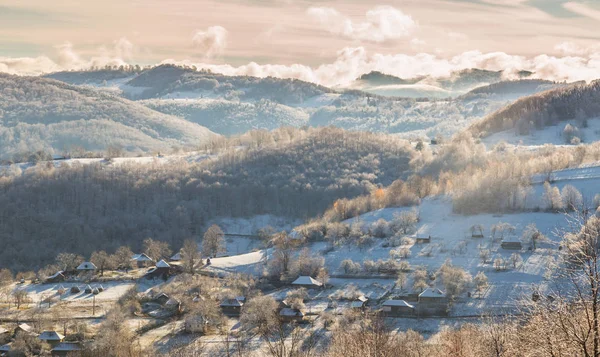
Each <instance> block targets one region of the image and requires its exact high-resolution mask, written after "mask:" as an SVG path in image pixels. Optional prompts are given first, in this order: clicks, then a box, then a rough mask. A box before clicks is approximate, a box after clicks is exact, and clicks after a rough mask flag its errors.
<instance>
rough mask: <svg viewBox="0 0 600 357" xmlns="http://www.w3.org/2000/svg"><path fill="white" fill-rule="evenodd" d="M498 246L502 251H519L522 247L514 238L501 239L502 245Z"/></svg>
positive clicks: (517, 239) (516, 238)
mask: <svg viewBox="0 0 600 357" xmlns="http://www.w3.org/2000/svg"><path fill="white" fill-rule="evenodd" d="M500 246H501V247H502V249H510V250H521V248H523V245H522V244H521V241H520V240H519V238H518V237H514V236H511V237H506V238H504V239H502V243H500Z"/></svg>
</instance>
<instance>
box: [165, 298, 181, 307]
mask: <svg viewBox="0 0 600 357" xmlns="http://www.w3.org/2000/svg"><path fill="white" fill-rule="evenodd" d="M179 304H180V302H179V300H177V299H175V298H170V299H169V300H167V302H166V303H165V305H169V306H177V305H179Z"/></svg>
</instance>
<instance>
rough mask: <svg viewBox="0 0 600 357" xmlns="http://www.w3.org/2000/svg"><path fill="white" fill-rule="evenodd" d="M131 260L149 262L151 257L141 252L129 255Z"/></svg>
mask: <svg viewBox="0 0 600 357" xmlns="http://www.w3.org/2000/svg"><path fill="white" fill-rule="evenodd" d="M131 260H135V261H137V262H151V261H152V258H150V257H149V256H147V255H146V254H144V253H142V254H134V255H133V256H132V257H131Z"/></svg>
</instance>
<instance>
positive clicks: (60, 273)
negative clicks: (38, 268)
mask: <svg viewBox="0 0 600 357" xmlns="http://www.w3.org/2000/svg"><path fill="white" fill-rule="evenodd" d="M63 273H64V272H63V271H62V270H59V271H57V272H56V273H54V274H52V275H50V276H49V277H48V279H54V278H56V277H58V276H59V275H62V274H63Z"/></svg>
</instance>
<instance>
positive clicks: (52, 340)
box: [38, 331, 65, 347]
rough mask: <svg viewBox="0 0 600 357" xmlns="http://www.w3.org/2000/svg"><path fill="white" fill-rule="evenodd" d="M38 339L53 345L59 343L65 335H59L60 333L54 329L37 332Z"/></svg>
mask: <svg viewBox="0 0 600 357" xmlns="http://www.w3.org/2000/svg"><path fill="white" fill-rule="evenodd" d="M38 339H40V340H41V341H44V342H46V343H48V344H50V346H52V347H54V346H56V345H57V344H59V343H60V342H62V340H64V339H65V336H63V335H61V334H60V333H58V332H56V331H44V332H42V333H40V334H39V336H38Z"/></svg>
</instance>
